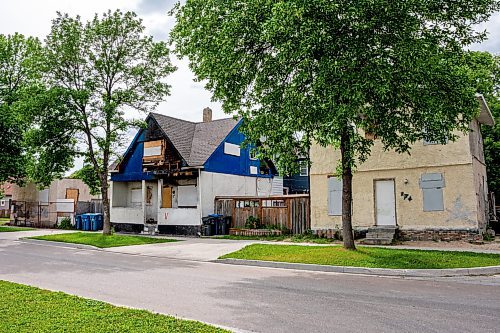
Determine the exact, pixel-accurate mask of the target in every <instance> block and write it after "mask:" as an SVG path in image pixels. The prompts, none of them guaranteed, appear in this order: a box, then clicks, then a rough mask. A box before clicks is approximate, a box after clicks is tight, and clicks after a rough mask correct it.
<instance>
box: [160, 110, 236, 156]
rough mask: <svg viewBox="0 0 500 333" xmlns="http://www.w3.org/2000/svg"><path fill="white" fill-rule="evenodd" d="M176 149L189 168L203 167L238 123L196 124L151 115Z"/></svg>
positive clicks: (231, 121) (234, 121)
mask: <svg viewBox="0 0 500 333" xmlns="http://www.w3.org/2000/svg"><path fill="white" fill-rule="evenodd" d="M150 116H151V117H152V118H154V120H156V122H157V123H158V125H159V126H160V127H161V129H162V130H163V132H164V133H165V135H166V136H167V137H168V139H169V140H170V142H172V144H173V145H174V147H175V149H177V151H178V152H179V154H180V155H181V156H182V158H183V159H184V160H185V161H186V163H187V164H188V165H189V166H202V165H203V164H205V162H206V161H207V159H208V158H209V157H210V156H211V155H212V153H213V152H214V151H215V149H217V147H218V146H219V145H220V144H221V143H222V141H223V140H224V139H225V138H226V137H227V136H228V134H229V133H230V132H231V131H232V130H233V128H234V127H235V126H236V125H237V124H238V121H237V120H235V119H233V118H226V119H219V120H214V121H210V122H202V123H194V122H190V121H187V120H182V119H177V118H173V117H169V116H164V115H162V114H159V113H151V114H150Z"/></svg>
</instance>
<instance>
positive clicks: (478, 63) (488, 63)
mask: <svg viewBox="0 0 500 333" xmlns="http://www.w3.org/2000/svg"><path fill="white" fill-rule="evenodd" d="M467 62H468V65H469V67H470V68H471V70H472V71H473V73H474V75H475V76H476V82H477V91H478V92H479V93H481V94H483V95H484V98H485V99H486V101H487V102H488V106H489V108H490V110H491V113H492V115H493V118H494V119H495V125H494V126H482V127H481V132H482V134H483V142H484V157H485V161H486V170H487V172H488V187H489V190H490V191H492V192H494V193H495V194H496V197H497V199H498V198H499V195H500V55H493V54H490V53H488V52H470V53H469V54H468V58H467ZM499 200H500V199H499Z"/></svg>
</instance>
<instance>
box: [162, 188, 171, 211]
mask: <svg viewBox="0 0 500 333" xmlns="http://www.w3.org/2000/svg"><path fill="white" fill-rule="evenodd" d="M161 208H172V188H171V187H170V186H165V187H164V188H163V189H162V192H161Z"/></svg>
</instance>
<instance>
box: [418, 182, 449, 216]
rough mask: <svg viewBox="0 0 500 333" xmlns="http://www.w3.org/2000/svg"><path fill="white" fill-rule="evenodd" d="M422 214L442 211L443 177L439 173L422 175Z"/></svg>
mask: <svg viewBox="0 0 500 333" xmlns="http://www.w3.org/2000/svg"><path fill="white" fill-rule="evenodd" d="M420 188H421V189H422V195H423V203H424V212H434V211H442V210H444V201H443V188H444V177H443V174H441V173H424V174H422V176H421V178H420Z"/></svg>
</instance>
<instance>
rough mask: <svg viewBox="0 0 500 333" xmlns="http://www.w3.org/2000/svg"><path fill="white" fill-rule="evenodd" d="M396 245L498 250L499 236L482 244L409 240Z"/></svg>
mask: <svg viewBox="0 0 500 333" xmlns="http://www.w3.org/2000/svg"><path fill="white" fill-rule="evenodd" d="M398 245H403V246H408V247H415V248H419V247H432V248H442V249H464V250H493V251H500V238H499V237H497V238H496V240H495V241H492V242H484V244H481V245H478V244H471V243H469V242H464V241H454V242H430V241H411V242H402V243H400V244H398Z"/></svg>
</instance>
